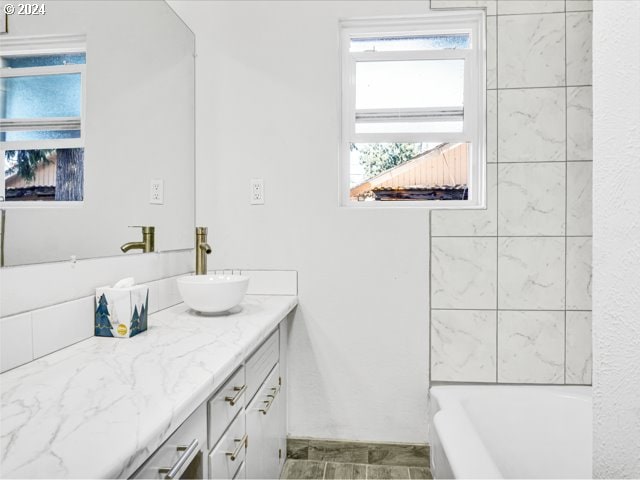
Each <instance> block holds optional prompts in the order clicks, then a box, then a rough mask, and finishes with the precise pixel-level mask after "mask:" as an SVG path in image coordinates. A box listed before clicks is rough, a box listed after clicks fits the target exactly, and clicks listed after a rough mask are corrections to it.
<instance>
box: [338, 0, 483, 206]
mask: <svg viewBox="0 0 640 480" xmlns="http://www.w3.org/2000/svg"><path fill="white" fill-rule="evenodd" d="M484 25H485V21H484V13H483V12H480V11H478V12H453V13H452V12H447V13H441V12H437V13H436V12H434V13H432V14H430V15H428V16H423V17H411V18H389V19H362V20H345V21H343V22H342V24H341V54H342V145H341V204H342V205H344V206H354V207H379V206H423V207H424V206H426V207H432V208H456V207H457V208H483V207H484V202H485V178H484V175H485V143H486V141H485V140H486V133H485V129H486V114H485V47H484V35H485V32H484Z"/></svg>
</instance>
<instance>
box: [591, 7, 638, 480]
mask: <svg viewBox="0 0 640 480" xmlns="http://www.w3.org/2000/svg"><path fill="white" fill-rule="evenodd" d="M594 20H595V21H594V30H593V40H594V42H593V43H594V62H593V66H594V82H593V86H594V98H593V100H594V154H595V162H594V172H593V173H594V175H593V178H594V185H593V186H594V211H593V225H594V232H593V234H594V243H593V246H594V250H593V261H594V280H593V285H594V289H593V314H594V323H593V328H594V378H593V387H594V388H593V390H594V392H593V393H594V404H593V435H594V442H593V447H594V458H593V463H594V469H593V473H594V476H595V477H598V478H623V477H624V478H640V400H639V399H640V316H639V314H638V312H640V242H639V241H638V239H639V238H640V187H639V186H640V163H639V162H640V154H639V151H640V89H638V85H640V2H638V1H636V0H627V1H611V0H607V1H597V2H595V5H594Z"/></svg>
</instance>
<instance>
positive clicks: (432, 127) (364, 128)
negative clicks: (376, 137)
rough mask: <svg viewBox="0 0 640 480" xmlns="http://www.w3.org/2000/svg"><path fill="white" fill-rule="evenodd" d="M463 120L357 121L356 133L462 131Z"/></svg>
mask: <svg viewBox="0 0 640 480" xmlns="http://www.w3.org/2000/svg"><path fill="white" fill-rule="evenodd" d="M462 127H463V124H462V121H453V122H357V123H356V133H442V132H462Z"/></svg>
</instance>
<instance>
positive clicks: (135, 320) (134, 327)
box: [129, 305, 140, 337]
mask: <svg viewBox="0 0 640 480" xmlns="http://www.w3.org/2000/svg"><path fill="white" fill-rule="evenodd" d="M138 333H140V314H139V313H138V306H137V305H136V306H135V307H133V316H132V317H131V330H130V332H129V336H130V337H133V336H134V335H137V334H138Z"/></svg>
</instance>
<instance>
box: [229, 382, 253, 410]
mask: <svg viewBox="0 0 640 480" xmlns="http://www.w3.org/2000/svg"><path fill="white" fill-rule="evenodd" d="M233 391H234V392H238V393H236V394H235V396H233V397H224V400H225V401H226V402H229V405H231V406H232V407H233V406H234V405H235V404H236V403H237V402H238V400H240V397H241V396H242V394H243V393H244V392H246V391H247V385H242V386H241V387H233Z"/></svg>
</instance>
